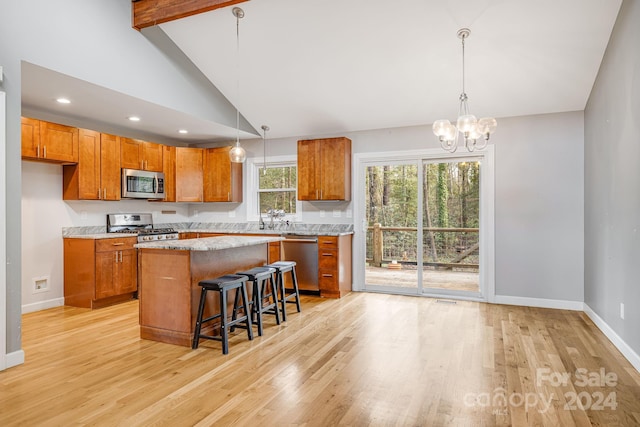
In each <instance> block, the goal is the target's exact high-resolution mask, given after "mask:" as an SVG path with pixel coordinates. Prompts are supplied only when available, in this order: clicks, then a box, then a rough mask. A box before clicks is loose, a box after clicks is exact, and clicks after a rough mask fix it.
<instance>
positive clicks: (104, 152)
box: [62, 129, 120, 200]
mask: <svg viewBox="0 0 640 427" xmlns="http://www.w3.org/2000/svg"><path fill="white" fill-rule="evenodd" d="M79 147H80V149H79V156H78V163H77V164H75V165H65V166H64V167H63V194H62V195H63V199H64V200H120V137H119V136H115V135H109V134H104V133H100V132H96V131H93V130H88V129H79Z"/></svg>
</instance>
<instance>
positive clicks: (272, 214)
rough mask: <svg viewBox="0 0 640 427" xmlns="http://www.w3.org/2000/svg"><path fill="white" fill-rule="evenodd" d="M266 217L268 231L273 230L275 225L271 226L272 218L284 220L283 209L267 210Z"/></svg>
mask: <svg viewBox="0 0 640 427" xmlns="http://www.w3.org/2000/svg"><path fill="white" fill-rule="evenodd" d="M267 215H269V229H270V230H273V229H274V227H275V225H274V224H273V219H274V218H284V216H285V212H284V210H283V209H273V208H269V209H268V210H267Z"/></svg>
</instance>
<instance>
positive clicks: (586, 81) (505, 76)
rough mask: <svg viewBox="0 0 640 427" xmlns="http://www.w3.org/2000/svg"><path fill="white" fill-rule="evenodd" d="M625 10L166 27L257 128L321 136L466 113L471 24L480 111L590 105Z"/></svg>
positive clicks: (464, 4)
mask: <svg viewBox="0 0 640 427" xmlns="http://www.w3.org/2000/svg"><path fill="white" fill-rule="evenodd" d="M620 5H621V0H606V1H605V0H536V1H529V0H401V1H395V2H394V1H382V0H374V1H372V0H251V1H246V2H241V3H239V4H238V5H237V6H240V7H242V9H243V10H244V12H245V17H244V18H243V19H241V20H240V23H239V34H240V39H239V46H238V44H237V40H236V18H235V16H233V14H232V12H231V9H232V7H233V6H230V7H223V8H219V9H216V10H212V11H209V12H205V13H200V14H196V15H193V16H188V17H183V18H181V19H177V20H173V21H170V22H166V23H162V24H159V28H160V29H161V30H162V31H163V32H165V33H166V35H168V37H169V38H170V39H171V40H172V41H173V42H174V43H175V44H176V45H177V46H178V48H179V49H180V50H181V51H182V52H184V54H185V55H186V56H187V57H188V58H189V59H190V60H191V61H192V62H193V64H195V66H196V67H198V68H199V69H200V70H201V71H202V73H204V75H205V76H206V77H207V78H208V79H209V80H210V81H211V82H212V83H213V85H215V86H216V87H217V88H218V89H219V90H220V91H221V92H222V94H223V95H224V96H225V97H226V98H227V99H228V100H229V101H230V102H231V104H233V105H234V106H236V107H237V108H238V109H239V110H240V112H241V113H242V115H243V116H244V117H245V118H246V119H247V120H248V122H249V123H250V124H251V126H252V127H253V128H254V129H256V130H259V129H260V126H261V125H263V124H267V125H269V126H270V127H271V131H270V132H269V135H270V137H290V136H316V135H317V136H319V135H329V134H341V133H344V132H350V131H358V130H365V129H380V128H392V127H400V126H412V125H424V124H431V123H432V122H433V121H435V120H437V119H440V118H449V119H454V118H455V117H456V116H457V112H458V97H459V95H460V92H461V89H462V75H461V74H462V57H461V43H460V40H459V39H458V37H457V36H456V33H457V31H458V29H460V28H463V27H467V28H469V29H470V30H471V36H470V37H469V38H468V39H467V41H466V92H467V94H468V96H469V105H470V108H471V111H472V112H473V113H474V114H476V115H477V116H479V117H480V116H487V115H490V116H494V117H497V118H500V117H509V116H521V115H531V114H541V113H553V112H563V111H575V110H583V109H584V107H585V105H586V102H587V100H588V97H589V94H590V92H591V88H592V86H593V83H594V80H595V77H596V75H597V72H598V68H599V66H600V63H601V60H602V57H603V54H604V51H605V49H606V46H607V43H608V40H609V36H610V34H611V31H612V28H613V25H614V23H615V19H616V16H617V14H618V11H619V8H620ZM156 28H157V27H156ZM27 96H29V94H27ZM33 102H34V103H35V104H37V100H34V101H33ZM164 120H165V121H166V118H165V119H164ZM212 125H213V124H212ZM215 129H216V127H215V126H211V131H210V132H212V133H215V132H216V130H215ZM154 132H162V130H161V129H154ZM170 132H172V133H174V132H175V129H174V127H173V126H172V127H171V130H170ZM224 133H225V132H224V131H223V130H222V129H221V130H220V134H221V135H210V137H211V138H215V137H216V136H222V134H224ZM227 133H228V130H227ZM245 136H246V135H245Z"/></svg>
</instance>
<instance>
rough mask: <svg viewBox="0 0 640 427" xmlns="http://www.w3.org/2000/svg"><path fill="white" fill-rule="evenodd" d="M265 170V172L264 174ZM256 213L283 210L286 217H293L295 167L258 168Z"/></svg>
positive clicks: (270, 166) (273, 166)
mask: <svg viewBox="0 0 640 427" xmlns="http://www.w3.org/2000/svg"><path fill="white" fill-rule="evenodd" d="M265 170H266V172H265ZM257 172H258V211H259V212H262V213H264V212H267V211H268V210H269V209H276V210H283V211H284V213H285V214H287V215H295V214H296V212H297V209H296V199H297V197H296V183H297V174H296V172H297V168H296V166H295V165H294V166H291V165H289V166H283V165H270V164H267V167H266V169H265V168H264V167H258V170H257Z"/></svg>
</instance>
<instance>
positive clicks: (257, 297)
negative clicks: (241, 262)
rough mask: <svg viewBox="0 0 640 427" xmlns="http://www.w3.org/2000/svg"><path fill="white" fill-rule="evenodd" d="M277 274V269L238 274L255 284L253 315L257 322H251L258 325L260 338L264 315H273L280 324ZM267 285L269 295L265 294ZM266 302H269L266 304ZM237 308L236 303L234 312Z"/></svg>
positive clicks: (253, 270)
mask: <svg viewBox="0 0 640 427" xmlns="http://www.w3.org/2000/svg"><path fill="white" fill-rule="evenodd" d="M275 272H276V269H275V268H270V267H254V268H252V269H250V270H246V271H239V272H237V273H236V274H238V275H241V276H247V281H248V282H251V283H253V292H252V301H251V304H252V309H251V314H252V315H254V316H255V320H254V319H253V318H252V319H251V320H252V322H254V324H257V325H258V335H259V336H262V331H263V327H262V314H263V313H264V314H273V315H274V316H275V317H276V324H278V325H279V324H280V313H279V310H278V288H277V287H276V282H275V280H274V278H273V275H274V273H275ZM267 283H269V286H270V287H271V291H270V292H269V293H268V294H265V292H266V291H267ZM237 298H238V297H237V296H236V299H237ZM265 300H267V302H266V303H265ZM236 307H238V304H237V302H235V303H234V311H235V310H236ZM238 308H239V307H238ZM234 317H235V313H234ZM232 318H233V317H232ZM232 330H233V329H232Z"/></svg>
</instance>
